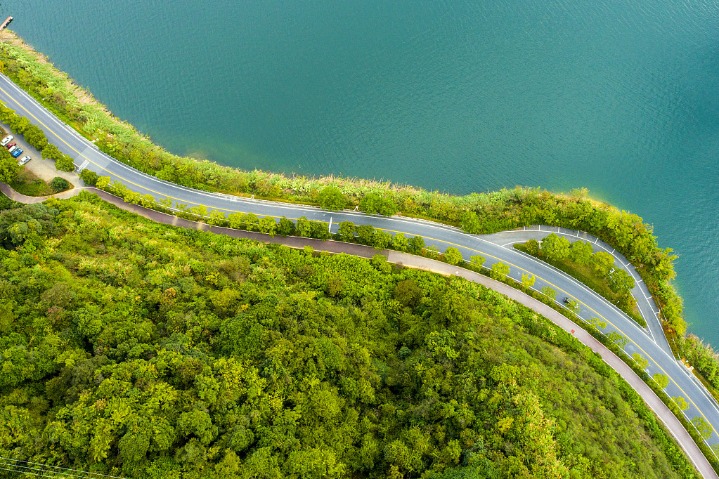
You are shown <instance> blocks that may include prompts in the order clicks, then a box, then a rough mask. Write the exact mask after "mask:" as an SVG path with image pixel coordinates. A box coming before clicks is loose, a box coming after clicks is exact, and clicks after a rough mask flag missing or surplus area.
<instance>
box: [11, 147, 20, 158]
mask: <svg viewBox="0 0 719 479" xmlns="http://www.w3.org/2000/svg"><path fill="white" fill-rule="evenodd" d="M10 154H11V155H12V157H13V158H17V157H18V156H20V155H22V150H21V149H20V148H15V150H13V152H12V153H10Z"/></svg>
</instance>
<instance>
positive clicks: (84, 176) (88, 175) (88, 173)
mask: <svg viewBox="0 0 719 479" xmlns="http://www.w3.org/2000/svg"><path fill="white" fill-rule="evenodd" d="M98 178H99V176H98V175H97V173H95V172H94V171H92V170H88V169H87V168H85V169H84V170H82V171H81V172H80V179H81V180H82V181H83V182H84V183H85V184H86V185H88V186H95V185H97V179H98Z"/></svg>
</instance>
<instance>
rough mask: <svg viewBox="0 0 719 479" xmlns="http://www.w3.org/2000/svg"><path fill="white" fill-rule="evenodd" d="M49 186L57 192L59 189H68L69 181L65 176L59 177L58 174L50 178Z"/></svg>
mask: <svg viewBox="0 0 719 479" xmlns="http://www.w3.org/2000/svg"><path fill="white" fill-rule="evenodd" d="M50 188H52V190H53V191H54V192H55V193H59V192H61V191H65V190H68V189H70V182H69V181H67V180H66V179H65V178H60V177H59V176H56V177H55V178H53V179H52V181H50Z"/></svg>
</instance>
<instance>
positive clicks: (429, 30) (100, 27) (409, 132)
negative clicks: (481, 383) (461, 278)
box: [0, 0, 719, 346]
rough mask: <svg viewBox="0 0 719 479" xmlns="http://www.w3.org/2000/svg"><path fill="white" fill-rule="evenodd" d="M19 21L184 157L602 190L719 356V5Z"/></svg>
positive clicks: (268, 9) (88, 11) (43, 5)
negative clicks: (661, 258) (645, 240)
mask: <svg viewBox="0 0 719 479" xmlns="http://www.w3.org/2000/svg"><path fill="white" fill-rule="evenodd" d="M210 5H211V6H210ZM0 14H1V15H13V16H14V17H15V22H14V23H13V24H12V28H13V29H14V30H15V31H17V32H18V33H19V34H20V35H21V36H22V37H24V38H25V39H26V40H27V41H28V42H29V43H30V44H32V45H33V46H34V47H35V48H37V49H38V50H40V51H42V52H44V53H46V54H47V55H48V56H49V57H50V58H51V59H52V61H53V62H54V63H55V64H56V65H57V66H58V67H60V68H61V69H63V70H65V71H67V72H68V73H70V75H71V76H72V77H74V78H75V79H76V80H77V81H78V82H79V83H80V84H82V85H84V86H86V87H88V88H89V89H90V90H91V91H92V92H93V93H94V94H95V95H96V96H97V97H98V98H99V100H100V101H102V102H103V103H105V104H107V105H108V106H109V108H110V109H111V110H112V111H113V112H114V113H115V114H117V115H118V116H119V117H121V118H123V119H126V120H128V121H130V122H131V123H133V124H134V125H136V126H137V127H138V128H139V129H140V130H142V131H143V132H145V133H147V134H149V135H150V136H151V137H152V138H153V139H154V140H155V141H156V142H157V143H159V144H161V145H163V146H165V147H166V148H168V149H169V150H171V151H173V152H175V153H179V154H192V155H195V156H199V157H205V158H209V159H212V160H215V161H217V162H219V163H223V164H227V165H232V166H237V167H240V168H262V169H265V170H272V171H283V172H288V173H289V172H298V173H304V174H330V173H335V174H342V175H347V176H355V177H371V178H384V179H389V180H392V181H396V182H399V183H409V184H414V185H418V186H422V187H425V188H429V189H438V190H443V191H447V192H451V193H457V194H462V193H468V192H471V191H487V190H494V189H498V188H501V187H512V186H514V185H527V186H542V187H544V188H548V189H551V190H560V191H567V190H569V189H571V188H576V187H582V186H586V187H588V188H589V189H590V191H591V193H592V194H593V196H595V197H598V198H601V199H604V200H606V201H609V202H611V203H613V204H615V205H617V206H619V207H620V208H624V209H628V210H631V211H632V212H635V213H637V214H639V215H641V216H642V217H644V218H645V220H646V221H647V222H649V223H651V224H653V225H654V229H655V233H656V234H657V236H658V237H659V241H660V244H661V245H662V246H666V247H672V248H674V249H675V251H676V252H677V253H678V254H679V256H680V259H679V261H678V262H677V265H676V267H677V272H678V280H677V286H678V288H679V289H680V291H681V293H682V295H683V297H684V299H685V309H686V316H687V319H688V321H689V322H690V330H691V331H692V332H694V333H696V334H698V335H699V336H701V337H703V338H704V339H706V340H707V341H709V342H711V343H712V344H714V345H715V346H719V260H718V259H717V254H718V253H719V221H718V219H717V213H716V210H717V208H719V4H717V2H715V1H701V0H686V1H683V2H676V1H669V0H642V1H638V2H615V1H610V0H595V1H593V2H577V1H572V0H545V1H542V2H536V1H510V0H493V1H482V2H480V1H470V0H453V1H444V2H440V1H428V2H417V1H412V2H408V1H392V2H388V1H386V0H381V1H378V0H363V1H361V2H349V1H318V0H308V1H302V2H297V1H287V0H285V1H261V2H245V1H241V2H240V1H237V0H218V1H215V2H212V3H211V4H208V3H207V2H200V1H196V0H195V1H192V0H175V1H173V2H141V1H136V0H135V1H132V0H114V1H113V2H97V1H96V0H73V1H70V2H57V1H56V2H48V1H47V0H43V1H40V0H22V1H20V0H12V1H4V2H0Z"/></svg>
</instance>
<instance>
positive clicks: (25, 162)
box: [17, 156, 32, 166]
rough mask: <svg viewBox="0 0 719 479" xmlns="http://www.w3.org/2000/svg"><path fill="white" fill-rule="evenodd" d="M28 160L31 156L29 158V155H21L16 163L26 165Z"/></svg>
mask: <svg viewBox="0 0 719 479" xmlns="http://www.w3.org/2000/svg"><path fill="white" fill-rule="evenodd" d="M30 160H32V158H30V157H29V156H23V157H22V158H20V161H18V162H17V164H18V165H20V166H22V165H26V164H27V162H28V161H30Z"/></svg>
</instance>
